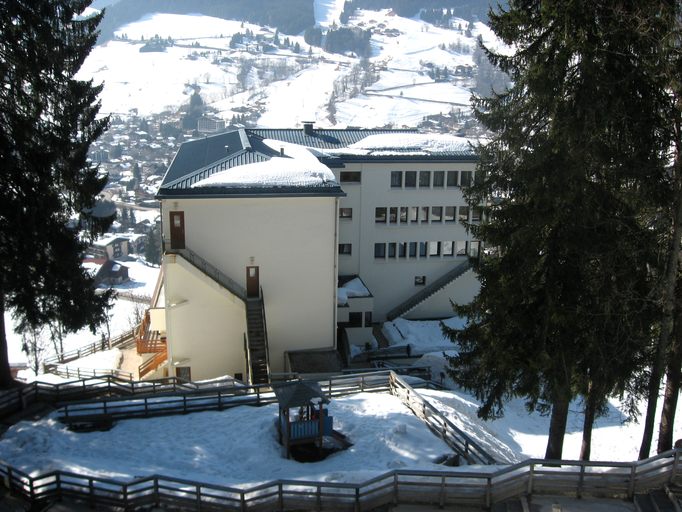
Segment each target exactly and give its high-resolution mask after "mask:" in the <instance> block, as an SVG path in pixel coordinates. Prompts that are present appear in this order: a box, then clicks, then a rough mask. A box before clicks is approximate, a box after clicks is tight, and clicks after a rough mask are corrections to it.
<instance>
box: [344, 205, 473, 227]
mask: <svg viewBox="0 0 682 512" xmlns="http://www.w3.org/2000/svg"><path fill="white" fill-rule="evenodd" d="M482 212H483V210H482V209H481V208H480V207H478V206H476V207H474V208H470V207H469V206H459V207H457V206H391V207H379V208H375V209H374V222H376V223H377V224H386V223H389V224H407V223H408V222H409V223H413V224H415V223H422V224H425V223H429V222H430V223H434V222H455V221H457V220H462V221H470V222H478V221H480V220H481V215H482ZM458 213H459V215H458ZM351 214H352V213H351ZM469 214H471V218H469V217H470V215H469Z"/></svg>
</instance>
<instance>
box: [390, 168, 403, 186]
mask: <svg viewBox="0 0 682 512" xmlns="http://www.w3.org/2000/svg"><path fill="white" fill-rule="evenodd" d="M402 186H403V173H402V171H391V188H402Z"/></svg>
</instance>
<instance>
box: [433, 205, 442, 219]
mask: <svg viewBox="0 0 682 512" xmlns="http://www.w3.org/2000/svg"><path fill="white" fill-rule="evenodd" d="M442 219H443V207H442V206H432V207H431V222H440V221H441V220H442Z"/></svg>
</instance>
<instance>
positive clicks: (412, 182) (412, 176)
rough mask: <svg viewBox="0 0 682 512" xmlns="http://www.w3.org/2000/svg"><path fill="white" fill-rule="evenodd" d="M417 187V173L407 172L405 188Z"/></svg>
mask: <svg viewBox="0 0 682 512" xmlns="http://www.w3.org/2000/svg"><path fill="white" fill-rule="evenodd" d="M416 186H417V171H405V187H406V188H414V187H416Z"/></svg>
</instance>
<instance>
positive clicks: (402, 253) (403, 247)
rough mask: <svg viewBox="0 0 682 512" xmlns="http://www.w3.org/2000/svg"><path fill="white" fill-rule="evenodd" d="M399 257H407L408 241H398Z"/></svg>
mask: <svg viewBox="0 0 682 512" xmlns="http://www.w3.org/2000/svg"><path fill="white" fill-rule="evenodd" d="M398 258H407V242H399V243H398Z"/></svg>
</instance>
